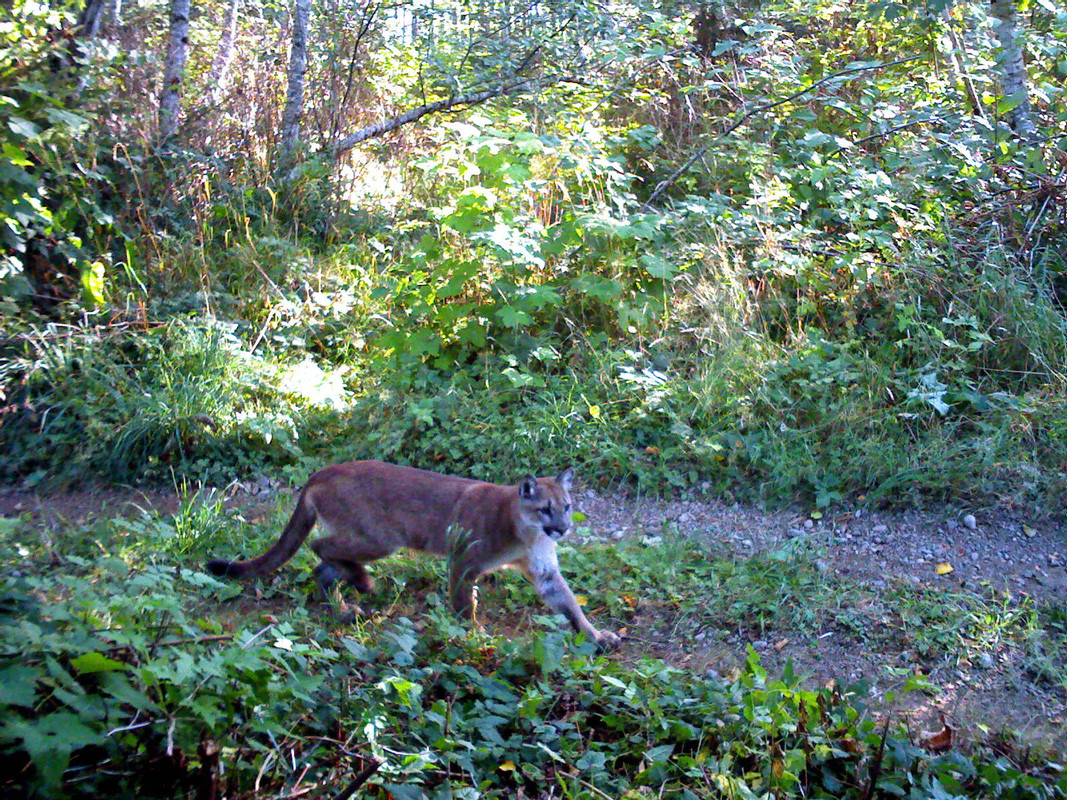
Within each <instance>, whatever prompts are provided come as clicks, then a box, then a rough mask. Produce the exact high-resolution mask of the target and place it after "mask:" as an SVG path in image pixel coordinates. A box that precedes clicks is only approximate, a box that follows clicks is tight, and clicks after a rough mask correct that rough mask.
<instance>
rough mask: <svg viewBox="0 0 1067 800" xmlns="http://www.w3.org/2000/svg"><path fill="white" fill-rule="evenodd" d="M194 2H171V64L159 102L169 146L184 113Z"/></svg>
mask: <svg viewBox="0 0 1067 800" xmlns="http://www.w3.org/2000/svg"><path fill="white" fill-rule="evenodd" d="M189 6H190V0H171V4H170V40H169V43H168V44H167V62H166V65H165V66H164V68H163V94H162V95H161V96H160V98H159V139H160V141H161V142H165V141H167V140H168V139H170V138H171V137H172V136H174V133H175V131H177V129H178V114H179V112H180V111H181V85H182V78H183V77H184V75H185V60H186V58H187V57H188V55H189Z"/></svg>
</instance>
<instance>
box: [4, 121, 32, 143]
mask: <svg viewBox="0 0 1067 800" xmlns="http://www.w3.org/2000/svg"><path fill="white" fill-rule="evenodd" d="M7 127H8V128H10V129H11V132H12V133H14V134H16V135H18V136H25V137H26V138H27V139H32V138H33V137H34V136H36V135H37V134H38V133H40V129H39V128H38V127H37V126H36V125H34V124H33V123H32V122H30V121H29V120H28V119H23V118H22V117H11V118H10V119H9V120H8V121H7Z"/></svg>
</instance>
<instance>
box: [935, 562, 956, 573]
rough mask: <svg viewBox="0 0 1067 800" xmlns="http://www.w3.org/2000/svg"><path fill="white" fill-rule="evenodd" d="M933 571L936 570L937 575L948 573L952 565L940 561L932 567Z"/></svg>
mask: <svg viewBox="0 0 1067 800" xmlns="http://www.w3.org/2000/svg"><path fill="white" fill-rule="evenodd" d="M934 572H936V573H937V574H938V575H948V574H949V573H950V572H952V565H951V564H949V563H948V562H947V561H942V562H941V563H940V564H938V565H937V566H936V567H934Z"/></svg>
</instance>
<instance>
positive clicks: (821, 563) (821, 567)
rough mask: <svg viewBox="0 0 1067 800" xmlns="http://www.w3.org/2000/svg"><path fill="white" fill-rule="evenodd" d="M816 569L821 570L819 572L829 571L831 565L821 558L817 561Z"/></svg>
mask: <svg viewBox="0 0 1067 800" xmlns="http://www.w3.org/2000/svg"><path fill="white" fill-rule="evenodd" d="M815 569H817V570H819V572H822V573H827V572H829V571H830V565H829V564H827V563H826V562H825V561H823V560H822V559H821V558H820V559H819V560H818V561H816V562H815Z"/></svg>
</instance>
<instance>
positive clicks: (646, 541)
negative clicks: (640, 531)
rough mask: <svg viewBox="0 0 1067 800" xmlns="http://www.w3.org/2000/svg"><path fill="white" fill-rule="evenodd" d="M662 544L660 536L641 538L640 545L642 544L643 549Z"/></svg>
mask: <svg viewBox="0 0 1067 800" xmlns="http://www.w3.org/2000/svg"><path fill="white" fill-rule="evenodd" d="M662 543H663V537H662V536H642V537H641V544H643V545H644V546H645V547H655V546H656V545H659V544H662Z"/></svg>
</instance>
